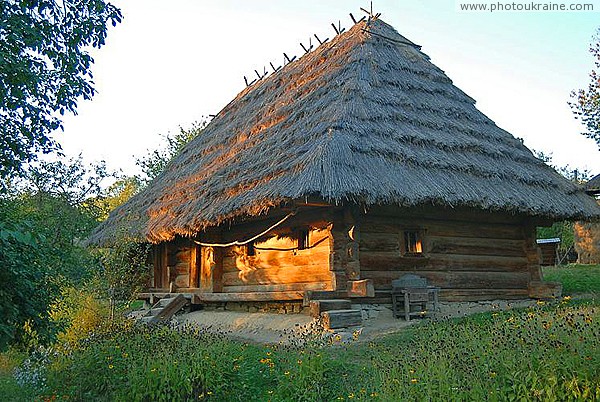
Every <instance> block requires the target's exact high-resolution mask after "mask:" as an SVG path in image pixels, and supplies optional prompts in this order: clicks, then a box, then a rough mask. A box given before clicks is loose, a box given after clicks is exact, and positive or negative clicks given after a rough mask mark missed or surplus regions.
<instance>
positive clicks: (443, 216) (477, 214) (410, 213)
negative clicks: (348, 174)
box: [363, 205, 526, 225]
mask: <svg viewBox="0 0 600 402" xmlns="http://www.w3.org/2000/svg"><path fill="white" fill-rule="evenodd" d="M367 218H368V219H371V218H378V219H381V220H384V221H393V220H394V219H417V220H424V219H432V220H442V221H466V222H480V223H500V224H517V225H520V224H522V223H523V222H524V221H525V219H526V217H524V216H519V215H512V214H506V213H500V212H487V211H482V210H480V209H473V208H440V207H431V206H422V207H411V208H398V207H396V206H391V205H381V206H374V207H372V208H371V209H370V210H369V212H368V214H367V216H366V217H365V218H363V220H367Z"/></svg>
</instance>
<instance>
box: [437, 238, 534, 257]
mask: <svg viewBox="0 0 600 402" xmlns="http://www.w3.org/2000/svg"><path fill="white" fill-rule="evenodd" d="M426 244H427V252H428V253H438V254H466V255H498V256H510V257H521V256H523V255H524V254H525V242H524V241H523V240H506V239H483V238H481V239H479V238H469V237H440V236H431V235H428V236H427V237H426Z"/></svg>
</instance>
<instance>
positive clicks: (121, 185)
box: [88, 176, 142, 221]
mask: <svg viewBox="0 0 600 402" xmlns="http://www.w3.org/2000/svg"><path fill="white" fill-rule="evenodd" d="M141 186H142V185H141V183H140V181H139V178H137V177H135V176H133V177H124V178H120V179H118V180H117V181H115V182H114V183H113V184H112V185H111V186H110V187H108V189H107V190H106V194H105V195H103V196H102V197H98V198H96V199H93V200H88V203H89V204H90V205H94V206H96V208H97V209H98V211H99V214H98V220H100V221H103V220H105V219H106V218H108V214H109V213H110V212H111V211H113V210H114V209H115V208H117V207H118V206H120V205H122V204H124V203H125V202H126V201H127V200H129V199H130V198H131V197H133V196H134V195H135V194H137V192H138V191H140V189H141Z"/></svg>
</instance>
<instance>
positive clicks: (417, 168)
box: [90, 20, 599, 243]
mask: <svg viewBox="0 0 600 402" xmlns="http://www.w3.org/2000/svg"><path fill="white" fill-rule="evenodd" d="M474 103H475V101H474V100H473V99H471V98H470V97H469V96H467V95H466V94H465V93H463V92H462V91H461V90H460V89H458V88H456V87H455V86H453V85H452V81H451V80H450V79H449V78H448V77H447V76H446V75H445V74H444V72H443V71H442V70H440V69H439V68H438V67H436V66H435V65H433V64H432V63H431V62H430V61H429V57H428V56H427V55H425V54H423V53H422V52H421V51H420V50H418V48H417V47H416V46H414V45H412V43H411V42H410V41H408V40H407V39H406V38H404V37H402V36H401V35H399V34H398V33H397V32H396V31H395V30H394V29H393V28H392V27H391V26H389V25H387V24H386V23H384V22H383V21H381V20H376V21H372V22H371V23H370V24H368V23H367V22H366V21H363V22H359V23H358V24H356V25H354V26H353V27H352V28H351V29H349V30H348V32H346V33H343V34H341V35H338V36H337V37H335V38H334V39H333V40H331V41H330V42H327V43H325V44H323V45H321V46H320V47H318V48H317V49H316V50H315V51H313V52H311V53H309V54H307V55H305V56H303V57H302V58H300V59H298V60H297V61H295V62H293V63H290V64H288V65H286V66H285V67H284V68H283V69H281V70H280V71H279V72H277V73H275V74H272V75H271V76H269V77H267V78H264V79H263V80H261V81H258V82H257V83H256V84H254V85H252V86H251V87H248V88H246V89H245V90H243V91H242V92H241V93H240V94H239V95H238V96H237V97H236V98H235V99H234V100H233V101H232V102H231V103H229V104H228V105H227V106H226V107H225V108H224V109H223V110H221V111H220V112H219V114H218V115H217V116H216V117H215V118H214V119H213V120H212V122H211V123H210V124H209V125H208V126H207V127H206V129H205V130H204V131H203V132H202V134H201V135H199V136H198V137H197V138H195V139H194V140H192V141H191V142H190V143H189V144H188V145H187V146H186V147H185V148H184V150H183V151H182V152H181V154H180V155H178V156H177V157H176V158H175V159H174V160H173V161H172V162H171V163H170V164H169V165H168V166H167V168H166V170H165V171H164V172H163V173H162V174H161V175H160V176H159V177H157V178H156V179H155V180H154V181H153V182H152V183H151V184H150V185H149V186H148V188H146V189H145V190H144V191H143V192H141V193H140V194H138V195H136V196H135V197H133V198H132V199H131V200H130V201H129V202H127V203H126V204H125V205H123V206H121V207H120V208H118V209H117V210H115V211H114V212H113V213H112V214H111V216H110V217H109V219H108V220H107V221H106V222H105V223H103V224H102V225H101V226H100V228H99V229H98V230H97V231H96V232H95V233H94V234H93V235H92V237H91V239H90V241H91V242H95V243H101V242H104V241H106V240H108V239H110V238H111V237H112V236H114V235H115V233H116V231H118V230H120V229H123V228H126V230H128V231H129V232H130V233H131V234H134V235H136V236H139V237H141V238H145V239H147V240H150V241H152V242H159V241H163V240H169V239H171V238H173V237H174V236H175V235H177V234H179V235H191V234H195V233H198V232H199V231H201V230H202V229H204V228H206V227H208V226H212V225H217V224H219V223H221V222H223V221H224V220H228V219H231V218H234V217H243V216H244V215H256V214H260V213H264V212H266V211H267V210H268V209H270V208H271V207H273V206H276V205H278V204H280V203H282V202H283V201H286V200H290V199H292V200H293V199H303V198H304V197H306V196H316V197H320V198H322V199H324V200H327V201H331V202H353V203H359V204H362V205H366V206H368V205H373V204H395V205H400V206H412V205H418V204H425V203H427V204H439V205H445V206H471V207H476V208H483V209H487V210H502V211H510V212H514V213H523V214H528V215H534V216H543V217H550V218H556V219H563V218H573V219H575V218H589V217H592V216H598V215H599V210H598V207H597V205H596V203H595V202H594V201H593V200H592V199H591V198H590V197H589V196H587V195H585V194H584V192H583V190H581V189H578V188H577V187H576V186H574V185H573V184H571V183H569V182H568V181H567V180H564V179H563V178H562V177H561V176H560V175H558V174H557V173H556V172H555V171H553V170H552V169H550V168H549V167H547V166H546V165H545V164H544V163H543V162H541V161H540V160H538V159H536V158H535V157H534V156H533V155H532V153H531V152H530V151H529V150H528V149H527V148H526V147H525V146H524V145H523V144H522V141H520V140H518V139H516V138H514V137H513V136H512V135H510V134H509V133H508V132H506V131H504V130H502V129H500V128H499V127H497V126H496V125H495V124H494V122H493V121H491V120H490V119H489V118H487V117H486V116H485V115H484V114H482V113H481V112H480V111H478V110H477V109H476V108H475V106H474Z"/></svg>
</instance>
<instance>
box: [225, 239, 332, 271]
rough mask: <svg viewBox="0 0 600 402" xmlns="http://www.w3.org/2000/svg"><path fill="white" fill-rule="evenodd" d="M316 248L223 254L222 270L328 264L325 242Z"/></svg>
mask: <svg viewBox="0 0 600 402" xmlns="http://www.w3.org/2000/svg"><path fill="white" fill-rule="evenodd" d="M323 244H324V246H323V247H319V248H318V249H308V250H298V251H263V250H257V251H256V256H254V257H252V256H251V257H247V256H245V255H238V256H225V257H224V258H223V272H225V273H227V272H237V271H242V270H245V269H247V268H248V267H252V269H268V268H279V267H286V266H299V265H302V266H309V265H314V266H323V265H328V264H329V255H330V251H329V247H328V246H327V245H326V242H324V243H323Z"/></svg>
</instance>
